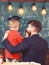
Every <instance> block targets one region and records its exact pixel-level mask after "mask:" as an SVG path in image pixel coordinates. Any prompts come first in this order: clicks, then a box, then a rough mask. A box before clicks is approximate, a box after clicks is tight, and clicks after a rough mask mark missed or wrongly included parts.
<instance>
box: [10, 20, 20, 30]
mask: <svg viewBox="0 0 49 65" xmlns="http://www.w3.org/2000/svg"><path fill="white" fill-rule="evenodd" d="M19 26H20V22H19V21H18V20H10V21H9V28H10V29H12V28H13V29H16V30H18V29H19Z"/></svg>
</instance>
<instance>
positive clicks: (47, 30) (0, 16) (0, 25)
mask: <svg viewBox="0 0 49 65" xmlns="http://www.w3.org/2000/svg"><path fill="white" fill-rule="evenodd" d="M21 4H22V5H23V8H24V10H25V14H24V15H19V14H18V13H17V10H18V8H19V6H20V3H15V2H12V5H13V10H12V11H8V10H7V5H8V3H7V2H0V48H3V47H4V46H3V45H2V40H3V36H4V33H5V31H6V30H7V29H9V28H8V20H7V19H8V18H9V17H10V16H13V15H18V16H20V17H21V20H20V23H21V26H20V30H19V31H20V33H21V34H22V35H23V36H25V34H24V32H25V29H26V27H27V23H28V21H29V20H34V19H37V20H39V21H40V22H41V23H42V31H41V32H40V36H42V37H43V38H45V39H46V40H47V41H48V47H49V3H48V2H46V3H45V8H46V10H47V14H46V15H45V16H42V15H41V14H40V12H41V8H42V6H43V3H42V2H36V5H37V7H38V9H37V11H36V12H33V11H32V10H31V6H32V2H31V3H29V2H24V3H21Z"/></svg>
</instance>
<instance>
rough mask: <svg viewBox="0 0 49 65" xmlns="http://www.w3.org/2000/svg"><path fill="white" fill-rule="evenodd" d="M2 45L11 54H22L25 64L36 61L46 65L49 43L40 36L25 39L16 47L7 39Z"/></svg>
mask: <svg viewBox="0 0 49 65" xmlns="http://www.w3.org/2000/svg"><path fill="white" fill-rule="evenodd" d="M2 43H3V45H4V46H5V48H7V49H8V50H9V52H10V53H13V54H14V53H16V52H22V59H23V61H24V62H31V61H35V62H38V63H41V65H45V59H46V53H47V48H48V43H47V41H46V40H44V39H43V38H41V37H40V36H39V35H38V34H35V35H32V36H31V37H30V38H25V39H24V40H23V41H22V43H20V44H18V45H17V46H15V47H13V46H12V45H10V44H9V43H10V42H9V41H8V40H7V39H5V40H4V41H3V42H2Z"/></svg>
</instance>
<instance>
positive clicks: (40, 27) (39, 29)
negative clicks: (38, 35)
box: [28, 20, 42, 32]
mask: <svg viewBox="0 0 49 65" xmlns="http://www.w3.org/2000/svg"><path fill="white" fill-rule="evenodd" d="M29 24H31V26H35V27H36V31H37V32H40V31H41V29H42V25H41V23H40V21H38V20H31V21H29V22H28V25H29Z"/></svg>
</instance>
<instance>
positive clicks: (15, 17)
mask: <svg viewBox="0 0 49 65" xmlns="http://www.w3.org/2000/svg"><path fill="white" fill-rule="evenodd" d="M19 19H21V18H20V17H19V16H12V17H9V18H8V20H19Z"/></svg>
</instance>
